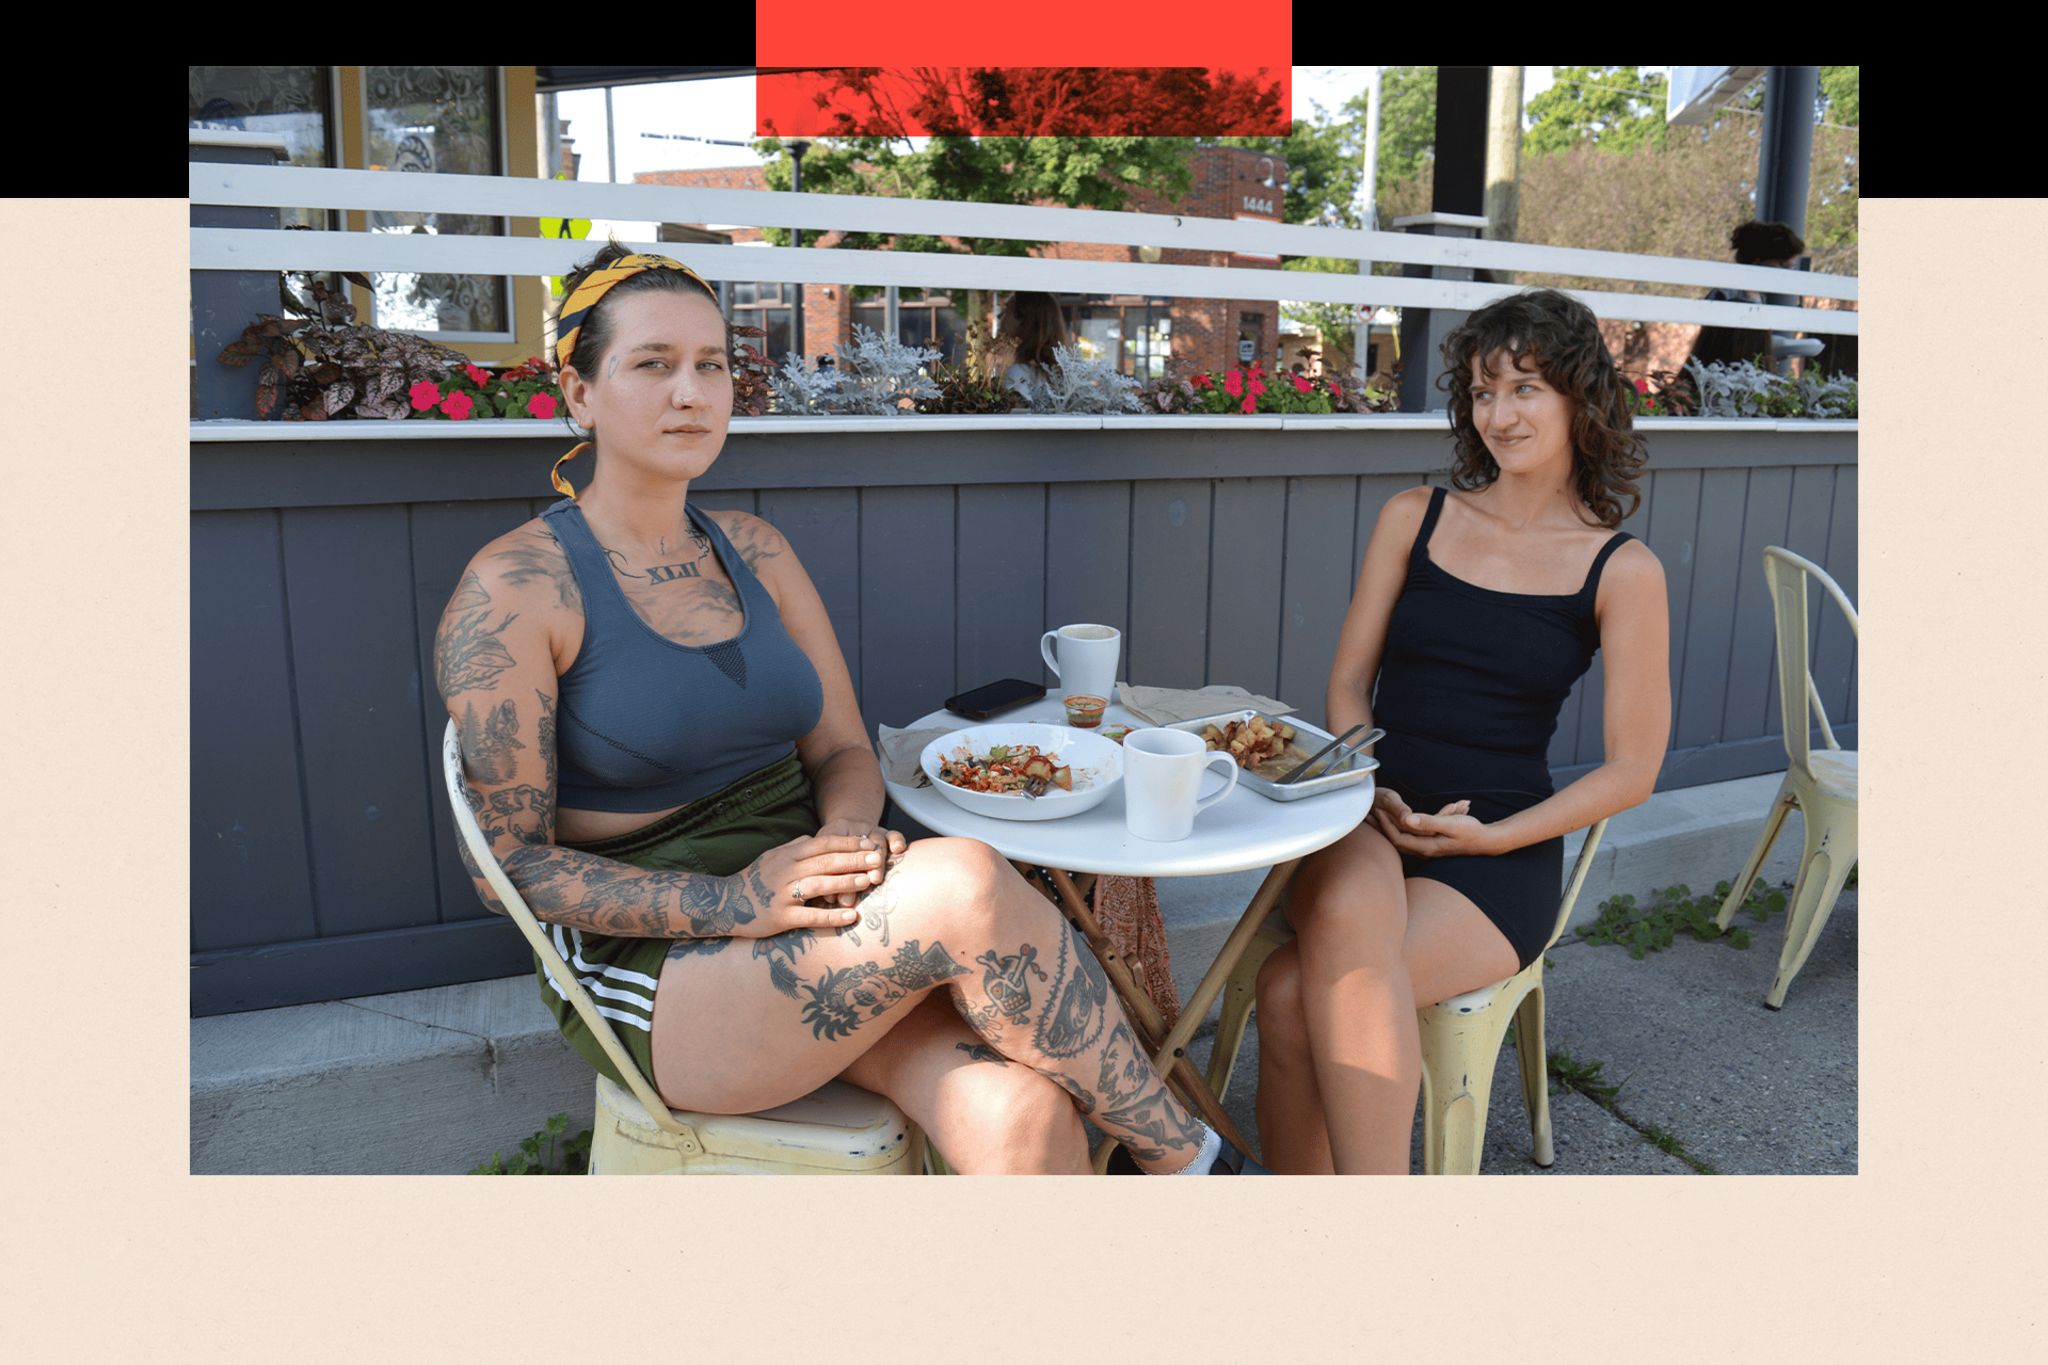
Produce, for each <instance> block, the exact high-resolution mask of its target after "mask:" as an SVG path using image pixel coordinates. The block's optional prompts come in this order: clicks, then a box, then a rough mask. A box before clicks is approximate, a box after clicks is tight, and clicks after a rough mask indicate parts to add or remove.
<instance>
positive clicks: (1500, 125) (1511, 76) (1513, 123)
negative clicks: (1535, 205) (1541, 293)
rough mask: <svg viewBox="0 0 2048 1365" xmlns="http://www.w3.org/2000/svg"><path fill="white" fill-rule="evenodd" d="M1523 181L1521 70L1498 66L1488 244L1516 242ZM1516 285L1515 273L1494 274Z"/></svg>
mask: <svg viewBox="0 0 2048 1365" xmlns="http://www.w3.org/2000/svg"><path fill="white" fill-rule="evenodd" d="M1521 179H1522V68H1521V67H1519V66H1496V67H1495V68H1493V75H1492V79H1491V80H1489V81H1488V82H1487V87H1486V230H1485V232H1484V234H1483V235H1484V236H1485V237H1486V239H1487V240H1489V241H1496V242H1512V241H1514V240H1515V216H1516V213H1517V211H1518V209H1519V207H1520V199H1521V194H1520V186H1521ZM1492 274H1493V278H1494V282H1495V283H1496V284H1513V283H1514V282H1515V279H1514V273H1513V272H1512V271H1505V270H1496V271H1493V272H1492Z"/></svg>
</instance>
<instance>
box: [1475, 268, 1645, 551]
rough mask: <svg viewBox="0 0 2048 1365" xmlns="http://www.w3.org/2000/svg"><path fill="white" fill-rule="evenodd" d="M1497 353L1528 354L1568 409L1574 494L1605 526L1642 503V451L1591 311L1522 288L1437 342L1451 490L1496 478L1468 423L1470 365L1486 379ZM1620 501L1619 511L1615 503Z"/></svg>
mask: <svg viewBox="0 0 2048 1365" xmlns="http://www.w3.org/2000/svg"><path fill="white" fill-rule="evenodd" d="M1497 351H1507V352H1508V353H1510V354H1511V355H1513V356H1516V357H1517V358H1521V357H1527V362H1526V363H1528V364H1531V365H1533V366H1534V368H1535V369H1536V371H1537V372H1538V373H1539V374H1541V375H1542V376H1543V379H1544V382H1546V383H1548V384H1549V385H1550V386H1551V387H1552V388H1554V389H1556V390H1557V391H1558V392H1560V393H1562V394H1563V395H1564V396H1565V397H1566V398H1567V399H1568V400H1570V402H1571V405H1572V425H1571V431H1572V474H1573V478H1574V480H1575V481H1576V484H1577V488H1578V494H1579V497H1580V498H1581V499H1582V500H1583V501H1584V502H1585V504H1586V506H1587V507H1589V508H1591V509H1592V512H1593V515H1594V516H1596V517H1598V518H1599V519H1600V524H1601V525H1603V526H1605V527H1607V528H1608V529H1609V530H1612V529H1614V528H1615V527H1617V526H1619V525H1621V522H1622V519H1623V518H1624V517H1627V516H1630V515H1633V514H1634V512H1635V510H1636V508H1637V507H1639V506H1641V505H1642V495H1641V494H1640V493H1638V492H1637V491H1636V476H1637V475H1638V474H1640V473H1641V472H1642V468H1643V464H1644V462H1645V461H1646V460H1647V459H1648V457H1649V446H1648V444H1647V443H1646V442H1645V441H1644V440H1643V438H1642V436H1641V435H1639V434H1638V433H1637V432H1636V430H1635V425H1634V423H1633V422H1632V421H1631V419H1630V417H1629V407H1628V402H1627V400H1626V399H1625V398H1624V397H1623V395H1622V385H1623V384H1624V383H1625V382H1626V381H1625V380H1623V379H1622V377H1621V372H1620V371H1619V370H1617V369H1615V367H1614V358H1613V357H1612V356H1611V355H1609V354H1608V351H1607V343H1606V342H1605V341H1603V340H1602V339H1601V337H1600V324H1599V322H1598V321H1597V320H1596V319H1595V318H1594V316H1593V310H1592V309H1590V308H1588V307H1587V306H1586V305H1585V304H1583V303H1580V302H1579V301H1578V300H1577V299H1575V298H1573V297H1572V296H1571V295H1569V294H1565V293H1562V292H1560V291H1558V290H1555V289H1525V290H1523V291H1522V292H1521V293H1519V294H1510V295H1508V296H1507V297H1506V298H1504V299H1495V300H1494V301H1493V302H1492V303H1489V304H1487V305H1486V306H1485V307H1484V308H1480V309H1477V310H1476V311H1474V312H1473V313H1471V314H1470V315H1468V316H1467V317H1466V319H1465V321H1464V322H1463V323H1462V324H1460V325H1459V326H1458V327H1457V328H1456V329H1455V330H1453V331H1452V332H1451V334H1450V335H1449V336H1447V337H1445V338H1444V343H1443V358H1444V372H1443V373H1442V374H1441V375H1438V376H1437V380H1436V384H1437V387H1438V388H1440V389H1445V390H1447V391H1448V392H1449V394H1450V404H1451V436H1452V439H1453V440H1454V441H1455V442H1456V443H1457V451H1456V454H1455V455H1454V456H1453V458H1452V463H1451V486H1452V487H1453V488H1456V489H1459V490H1461V491H1464V492H1470V491H1471V490H1473V489H1475V488H1484V487H1486V486H1487V485H1488V484H1490V483H1492V482H1493V481H1494V480H1495V479H1498V478H1499V477H1500V465H1499V464H1498V463H1496V462H1495V461H1494V458H1493V454H1492V452H1491V451H1489V450H1487V448H1486V442H1485V440H1484V439H1483V438H1481V436H1480V434H1479V430H1478V428H1477V427H1475V426H1474V425H1473V423H1472V362H1473V360H1474V359H1475V358H1476V359H1478V361H1479V363H1480V365H1481V366H1482V368H1483V373H1485V375H1486V376H1487V377H1488V378H1492V377H1493V375H1494V373H1495V372H1494V371H1493V370H1492V369H1490V368H1484V367H1486V366H1488V365H1489V364H1490V362H1491V360H1492V358H1493V355H1494V353H1495V352H1497ZM1624 499H1626V500H1627V506H1626V508H1624V507H1623V500H1624Z"/></svg>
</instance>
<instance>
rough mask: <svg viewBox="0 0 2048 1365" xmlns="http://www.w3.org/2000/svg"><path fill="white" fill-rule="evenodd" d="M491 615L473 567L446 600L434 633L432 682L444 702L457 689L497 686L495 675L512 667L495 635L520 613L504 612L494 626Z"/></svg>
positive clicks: (461, 690) (502, 630) (502, 631)
mask: <svg viewBox="0 0 2048 1365" xmlns="http://www.w3.org/2000/svg"><path fill="white" fill-rule="evenodd" d="M490 618H491V597H490V594H489V593H488V592H486V591H485V590H484V585H483V582H482V581H481V580H480V579H478V577H477V576H476V570H474V569H472V570H470V571H469V572H468V573H467V574H464V575H463V578H462V583H461V585H460V586H458V587H457V588H456V589H455V596H454V597H452V598H450V599H449V602H448V609H447V610H446V611H444V612H443V613H442V614H441V628H440V630H438V631H437V632H435V635H434V683H435V685H436V686H437V687H439V688H440V689H441V698H442V700H443V701H448V700H452V699H453V698H454V697H455V695H456V694H457V693H460V692H468V691H481V692H488V691H491V690H492V689H494V688H495V687H497V685H498V675H499V674H501V673H503V672H504V671H505V670H506V669H508V668H510V667H512V665H513V659H512V655H511V653H510V652H509V651H507V650H506V648H505V646H504V645H503V643H501V642H500V641H499V639H498V637H499V636H500V635H502V634H503V633H504V631H505V628H506V627H507V626H509V625H511V624H512V623H513V622H514V621H516V620H518V619H519V613H517V612H507V613H506V614H505V617H504V619H503V620H501V621H499V622H498V623H497V624H496V625H493V624H491V619H490Z"/></svg>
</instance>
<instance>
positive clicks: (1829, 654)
mask: <svg viewBox="0 0 2048 1365" xmlns="http://www.w3.org/2000/svg"><path fill="white" fill-rule="evenodd" d="M1816 562H1818V563H1819V564H1820V566H1821V567H1822V568H1824V569H1826V570H1827V573H1828V577H1830V578H1832V579H1834V580H1835V585H1836V586H1837V587H1839V588H1840V589H1841V590H1842V592H1843V594H1844V595H1845V596H1847V597H1848V599H1849V601H1850V602H1851V603H1852V604H1853V603H1854V602H1855V601H1856V470H1855V467H1854V466H1843V467H1841V468H1838V469H1837V470H1836V471H1835V502H1834V508H1833V510H1832V512H1831V514H1830V516H1829V519H1828V553H1827V558H1826V559H1824V560H1819V561H1816ZM1807 599H1808V605H1809V609H1810V610H1812V611H1813V612H1815V614H1816V615H1818V617H1819V618H1820V625H1819V629H1818V631H1816V632H1815V634H1814V636H1813V644H1812V646H1811V648H1812V651H1813V655H1812V667H1813V685H1814V687H1815V689H1817V690H1818V691H1819V692H1820V704H1821V708H1822V709H1823V710H1824V711H1826V712H1827V717H1828V724H1830V725H1833V724H1835V723H1837V722H1839V721H1842V720H1845V719H1847V717H1848V715H1849V674H1850V671H1851V667H1852V665H1853V664H1854V662H1855V655H1856V636H1855V634H1854V632H1852V631H1851V630H1850V629H1849V620H1848V618H1847V617H1845V616H1843V615H1842V609H1841V608H1840V607H1838V606H1836V605H1835V602H1834V599H1833V598H1832V597H1830V596H1829V595H1828V591H1827V589H1826V588H1823V587H1821V586H1820V585H1819V584H1818V583H1814V584H1810V585H1809V586H1808V588H1807Z"/></svg>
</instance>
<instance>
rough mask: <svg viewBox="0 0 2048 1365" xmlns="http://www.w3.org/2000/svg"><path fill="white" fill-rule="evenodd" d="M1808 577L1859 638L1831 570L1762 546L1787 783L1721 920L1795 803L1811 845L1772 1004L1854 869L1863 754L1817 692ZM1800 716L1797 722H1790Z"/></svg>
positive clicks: (1738, 901) (1741, 895) (1742, 894)
mask: <svg viewBox="0 0 2048 1365" xmlns="http://www.w3.org/2000/svg"><path fill="white" fill-rule="evenodd" d="M1809 577H1811V578H1815V579H1818V580H1819V581H1820V585H1821V586H1822V587H1823V588H1826V589H1827V591H1828V595H1829V596H1830V597H1832V598H1834V599H1835V605H1836V606H1839V607H1840V608H1841V609H1842V614H1843V615H1844V616H1846V617H1847V618H1848V620H1849V633H1850V634H1852V635H1856V636H1858V637H1859V638H1860V637H1861V632H1860V631H1858V629H1857V624H1856V608H1855V606H1854V605H1853V604H1851V603H1850V601H1849V599H1848V597H1847V596H1845V595H1844V594H1843V592H1842V590H1841V588H1839V587H1837V586H1836V584H1835V580H1834V579H1832V578H1830V577H1828V575H1827V571H1826V570H1825V569H1823V568H1821V567H1820V565H1818V564H1815V563H1814V562H1813V561H1811V560H1808V559H1801V558H1800V557H1799V556H1798V555H1795V554H1793V553H1792V552H1791V551H1790V550H1787V549H1783V548H1781V547H1779V546H1776V545H1770V546H1766V547H1765V548H1764V581H1765V583H1766V584H1768V585H1769V587H1770V592H1771V610H1772V612H1773V613H1774V614H1775V615H1776V617H1777V623H1778V714H1779V715H1780V716H1782V717H1784V718H1785V758H1786V765H1785V780H1784V781H1783V782H1781V783H1779V784H1778V794H1777V796H1776V797H1775V798H1773V799H1772V801H1771V809H1770V813H1769V814H1768V815H1767V816H1765V817H1764V828H1763V834H1762V836H1761V837H1759V838H1758V839H1757V843H1756V848H1755V849H1753V850H1752V851H1751V852H1750V855H1749V861H1748V862H1746V863H1744V864H1743V865H1742V875H1741V876H1740V877H1737V878H1736V879H1735V885H1734V887H1733V888H1732V889H1731V890H1730V891H1729V892H1728V899H1727V900H1726V901H1724V902H1723V903H1722V905H1721V913H1720V915H1719V916H1718V917H1717V918H1716V919H1715V921H1714V922H1715V923H1716V924H1718V925H1719V926H1720V927H1721V928H1722V929H1724V930H1725V929H1726V928H1727V927H1728V921H1729V920H1731V919H1733V918H1734V917H1735V912H1736V911H1737V910H1738V909H1740V908H1741V906H1742V902H1743V900H1744V899H1745V898H1746V897H1747V895H1748V892H1749V887H1750V884H1751V883H1753V882H1754V881H1755V880H1756V876H1757V871H1758V869H1760V868H1761V867H1763V865H1764V856H1765V855H1766V854H1768V853H1769V852H1770V851H1771V843H1772V841H1773V840H1775V839H1776V838H1777V837H1778V831H1779V830H1780V829H1781V828H1783V827H1784V824H1785V815H1786V813H1787V812H1788V811H1790V810H1791V809H1792V808H1793V807H1794V806H1797V807H1798V808H1799V813H1800V817H1801V819H1802V821H1803V822H1804V824H1805V826H1806V849H1805V851H1804V852H1803V853H1801V854H1800V857H1799V876H1798V879H1797V880H1796V881H1795V882H1794V883H1793V886H1792V904H1791V908H1790V910H1789V912H1788V914H1787V918H1786V921H1785V948H1784V951H1783V952H1781V953H1780V954H1779V956H1778V975H1777V977H1776V978H1775V979H1774V980H1773V981H1772V982H1771V990H1770V994H1768V995H1766V996H1765V997H1764V1003H1765V1004H1766V1005H1769V1006H1770V1007H1771V1008H1772V1009H1778V1008H1779V1007H1781V1006H1782V1005H1783V1004H1784V1003H1785V991H1786V989H1787V988H1788V987H1790V986H1791V984H1792V978H1793V977H1795V976H1797V975H1798V974H1799V969H1800V968H1801V967H1803V966H1805V965H1806V957H1807V954H1809V953H1811V952H1812V951H1813V945H1814V941H1815V940H1816V939H1818V938H1819V937H1820V931H1821V929H1822V928H1823V927H1824V926H1825V925H1826V924H1827V922H1828V916H1829V914H1831V913H1832V912H1833V911H1834V908H1835V900H1836V898H1837V897H1839V896H1840V895H1841V894H1842V883H1843V882H1845V881H1847V880H1848V878H1849V871H1850V869H1851V868H1853V867H1855V866H1856V751H1855V750H1854V749H1844V748H1843V747H1842V746H1841V745H1840V744H1839V743H1838V742H1837V741H1836V740H1835V732H1834V730H1833V729H1832V728H1830V727H1829V725H1828V713H1827V711H1826V710H1825V709H1824V708H1823V707H1822V706H1821V704H1820V689H1819V688H1817V687H1815V686H1814V685H1813V670H1812V667H1811V658H1810V655H1809V654H1808V645H1809V643H1810V642H1809V640H1808V639H1807V633H1806V580H1807V579H1808V578H1809ZM1809 706H1811V707H1812V708H1813V715H1814V716H1815V717H1816V718H1817V719H1818V720H1819V721H1820V732H1821V735H1822V736H1823V737H1824V738H1825V739H1826V741H1827V746H1828V747H1827V748H1825V749H1815V748H1814V747H1813V746H1812V744H1811V742H1810V740H1809V738H1808V735H1807V726H1806V724H1805V723H1804V722H1805V720H1806V714H1807V708H1808V707H1809ZM1795 716H1796V717H1798V722H1799V723H1795V722H1794V721H1793V717H1795Z"/></svg>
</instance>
